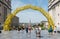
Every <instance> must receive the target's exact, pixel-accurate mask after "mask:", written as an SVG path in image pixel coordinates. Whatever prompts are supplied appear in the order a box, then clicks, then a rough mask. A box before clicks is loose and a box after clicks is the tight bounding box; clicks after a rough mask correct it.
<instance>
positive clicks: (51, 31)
mask: <svg viewBox="0 0 60 39" xmlns="http://www.w3.org/2000/svg"><path fill="white" fill-rule="evenodd" d="M48 32H49V34H53V29H52V26H50V28H49V30H48Z"/></svg>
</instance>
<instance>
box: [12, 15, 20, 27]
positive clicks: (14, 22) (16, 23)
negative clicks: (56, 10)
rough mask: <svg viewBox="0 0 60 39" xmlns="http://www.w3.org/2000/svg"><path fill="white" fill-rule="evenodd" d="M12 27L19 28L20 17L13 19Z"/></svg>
mask: <svg viewBox="0 0 60 39" xmlns="http://www.w3.org/2000/svg"><path fill="white" fill-rule="evenodd" d="M11 26H12V27H13V26H19V17H17V16H15V17H14V18H13V19H12V22H11Z"/></svg>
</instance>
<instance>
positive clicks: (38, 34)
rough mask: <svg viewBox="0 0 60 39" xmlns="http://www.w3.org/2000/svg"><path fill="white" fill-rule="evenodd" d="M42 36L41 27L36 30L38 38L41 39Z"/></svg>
mask: <svg viewBox="0 0 60 39" xmlns="http://www.w3.org/2000/svg"><path fill="white" fill-rule="evenodd" d="M40 34H41V27H40V28H39V27H37V28H36V36H37V37H40Z"/></svg>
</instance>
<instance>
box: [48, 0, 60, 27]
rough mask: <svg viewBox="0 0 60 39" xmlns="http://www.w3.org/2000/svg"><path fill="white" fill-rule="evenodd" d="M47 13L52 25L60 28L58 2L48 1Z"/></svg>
mask: <svg viewBox="0 0 60 39" xmlns="http://www.w3.org/2000/svg"><path fill="white" fill-rule="evenodd" d="M48 3H49V5H48V11H49V13H50V14H51V16H52V18H53V20H54V24H55V26H57V27H60V0H49V2H48Z"/></svg>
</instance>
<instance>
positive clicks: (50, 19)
mask: <svg viewBox="0 0 60 39" xmlns="http://www.w3.org/2000/svg"><path fill="white" fill-rule="evenodd" d="M26 9H33V10H37V11H40V12H41V13H42V14H43V15H44V16H45V17H46V18H47V20H48V23H49V26H48V28H49V27H50V26H52V28H53V29H54V22H53V20H52V17H51V16H50V14H49V13H48V12H46V11H45V10H44V9H42V8H41V7H37V6H32V5H26V6H23V7H19V8H17V9H16V10H15V11H14V12H13V13H11V14H9V15H8V17H7V19H6V21H5V23H4V26H3V30H4V31H8V30H10V24H11V20H12V18H13V17H14V16H15V15H16V14H17V13H18V12H20V11H23V10H26Z"/></svg>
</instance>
